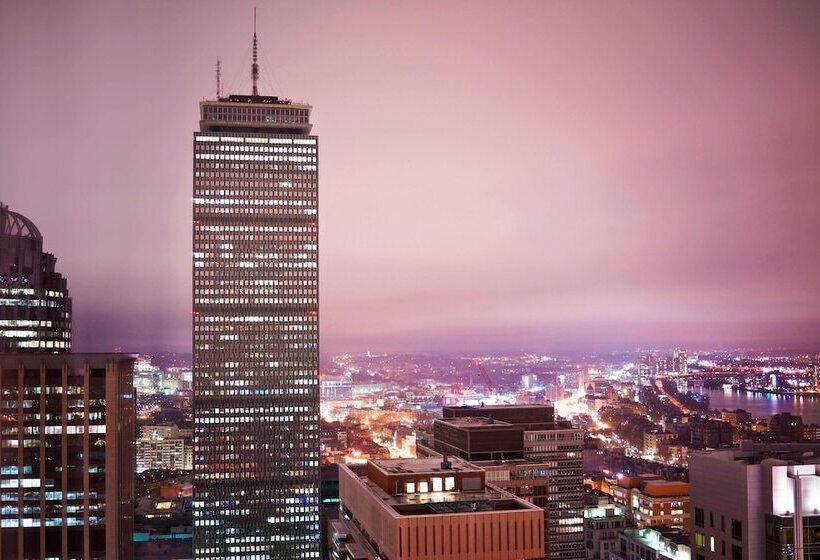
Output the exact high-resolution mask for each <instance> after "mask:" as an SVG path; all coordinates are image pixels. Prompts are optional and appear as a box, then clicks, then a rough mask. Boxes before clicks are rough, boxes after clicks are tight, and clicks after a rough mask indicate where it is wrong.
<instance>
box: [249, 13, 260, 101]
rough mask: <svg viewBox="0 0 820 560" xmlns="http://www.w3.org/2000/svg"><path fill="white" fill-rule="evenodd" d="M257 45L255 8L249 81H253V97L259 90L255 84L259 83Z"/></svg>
mask: <svg viewBox="0 0 820 560" xmlns="http://www.w3.org/2000/svg"><path fill="white" fill-rule="evenodd" d="M256 54H257V44H256V8H254V9H253V64H251V80H253V95H254V96H257V95H259V89H258V88H257V87H256V83H257V82H258V81H259V64H258V63H257V61H256V60H257V57H256Z"/></svg>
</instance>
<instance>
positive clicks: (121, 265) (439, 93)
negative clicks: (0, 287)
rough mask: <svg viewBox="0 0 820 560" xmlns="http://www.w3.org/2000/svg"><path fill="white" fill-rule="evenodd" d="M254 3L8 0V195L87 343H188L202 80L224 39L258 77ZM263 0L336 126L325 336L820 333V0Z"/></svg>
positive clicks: (283, 53) (363, 346) (725, 337)
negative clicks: (38, 234) (61, 278)
mask: <svg viewBox="0 0 820 560" xmlns="http://www.w3.org/2000/svg"><path fill="white" fill-rule="evenodd" d="M252 13H253V4H252V3H237V4H235V5H233V4H232V5H231V6H226V5H224V4H221V3H217V2H202V3H188V2H179V3H172V4H168V3H141V4H132V5H129V4H125V3H115V4H103V3H82V2H80V3H72V4H70V5H69V4H63V5H48V4H22V3H10V2H4V3H0V75H3V76H4V77H6V79H5V80H4V86H5V87H4V97H5V99H4V101H5V102H4V103H3V104H2V105H0V130H2V131H3V135H2V138H0V201H2V202H3V203H5V204H8V206H9V209H10V210H13V211H15V212H19V213H21V214H23V215H25V216H27V217H28V218H30V219H31V220H32V221H33V222H34V223H36V224H37V225H38V227H39V229H40V230H41V231H42V233H43V237H44V240H45V242H44V250H45V251H48V252H51V253H53V254H54V255H56V256H57V258H58V265H57V266H58V268H59V269H60V271H61V272H62V273H63V274H64V275H65V276H66V277H67V278H68V279H69V281H70V288H71V294H72V299H73V300H74V304H75V309H76V311H75V314H74V320H73V328H74V347H75V350H76V351H80V352H82V351H111V350H114V349H117V348H121V349H124V350H128V351H145V352H155V351H181V352H190V347H191V335H190V333H191V314H190V313H191V310H190V301H191V278H190V267H191V250H190V248H191V197H190V194H191V193H190V181H191V175H190V174H191V167H192V164H191V151H190V144H189V139H190V136H189V134H190V131H191V130H193V127H195V126H196V123H197V114H196V110H195V107H194V106H193V105H192V103H191V100H192V99H194V100H196V99H203V98H213V96H214V90H215V71H214V64H215V62H216V59H217V57H220V58H221V59H222V67H223V79H224V81H223V83H224V88H223V89H224V92H225V93H226V94H228V93H245V94H247V93H250V87H251V86H250V83H251V80H250V53H249V50H250V40H251V26H252ZM258 17H259V20H258V34H259V41H260V50H261V53H262V58H261V61H260V62H261V64H260V73H261V83H260V86H261V91H260V93H262V94H263V95H279V96H285V97H291V98H293V99H294V100H300V99H308V100H310V102H311V104H313V105H314V107H315V110H314V112H313V116H312V120H313V121H314V123H315V131H316V133H317V134H319V135H321V136H322V139H323V146H324V147H323V153H322V177H321V181H322V185H323V186H322V211H321V214H322V221H321V223H320V236H321V239H322V243H321V244H322V251H321V257H320V259H321V269H322V280H321V297H320V301H321V314H322V325H321V333H322V347H321V348H322V353H323V354H324V355H327V354H331V353H336V352H341V351H361V350H367V349H370V350H374V351H381V350H389V351H411V352H423V351H429V352H457V351H475V352H481V351H483V352H487V353H489V352H496V351H515V350H532V351H539V350H543V351H561V350H579V349H584V348H590V349H614V348H634V347H638V346H640V347H648V346H663V347H672V346H692V347H710V346H740V345H772V346H783V347H790V348H791V347H794V348H806V349H808V348H811V349H817V348H818V347H820V259H818V258H817V256H818V251H817V242H818V239H820V220H818V219H817V216H816V209H817V208H818V207H820V158H818V157H817V154H818V153H820V64H817V62H818V60H820V33H818V32H817V31H818V29H820V6H819V5H817V4H812V3H796V2H794V3H791V2H787V3H781V4H768V3H762V2H753V3H748V2H742V3H741V2H726V3H721V4H719V5H690V4H682V3H681V4H663V5H658V4H649V3H646V4H629V3H613V4H607V5H597V6H595V7H594V9H593V8H591V7H590V6H582V5H573V4H559V3H529V2H522V3H520V4H517V5H515V8H511V9H508V10H505V11H499V10H498V9H497V8H496V7H495V6H494V5H492V4H489V3H482V4H475V5H474V4H469V3H457V2H453V3H448V4H446V5H441V4H434V3H419V4H414V5H412V6H409V5H408V6H401V5H382V4H375V3H355V4H348V5H328V4H320V3H306V4H299V5H286V4H282V5H276V4H267V5H264V6H261V7H259V10H258ZM289 21H293V22H299V25H288V23H287V22H289ZM205 30H207V32H204V31H205ZM243 52H245V56H244V58H243Z"/></svg>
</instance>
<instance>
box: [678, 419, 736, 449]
mask: <svg viewBox="0 0 820 560" xmlns="http://www.w3.org/2000/svg"><path fill="white" fill-rule="evenodd" d="M689 435H690V447H691V448H692V449H717V448H720V447H731V446H732V445H733V442H734V429H733V428H732V425H731V424H729V423H728V422H721V421H720V420H709V419H707V418H693V419H692V420H691V421H690V422H689Z"/></svg>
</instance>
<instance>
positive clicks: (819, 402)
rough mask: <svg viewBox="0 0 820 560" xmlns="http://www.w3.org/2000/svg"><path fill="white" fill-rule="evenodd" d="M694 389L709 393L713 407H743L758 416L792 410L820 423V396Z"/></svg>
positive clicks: (804, 419) (810, 422)
mask: <svg viewBox="0 0 820 560" xmlns="http://www.w3.org/2000/svg"><path fill="white" fill-rule="evenodd" d="M694 391H695V392H697V393H701V394H704V395H709V399H710V405H709V407H710V408H712V409H718V410H721V409H724V408H725V409H728V410H734V409H736V408H742V409H744V410H747V411H749V412H751V413H752V415H753V416H755V417H757V418H767V417H769V416H771V415H772V414H779V413H781V412H791V413H792V414H799V415H800V416H802V417H803V421H804V422H806V423H809V424H817V423H820V398H816V397H802V396H786V395H772V394H762V393H746V392H742V391H734V390H732V389H704V388H703V387H696V388H694Z"/></svg>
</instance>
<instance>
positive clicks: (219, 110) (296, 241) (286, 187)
mask: <svg viewBox="0 0 820 560" xmlns="http://www.w3.org/2000/svg"><path fill="white" fill-rule="evenodd" d="M253 75H254V90H253V93H252V95H230V96H227V97H222V96H221V95H220V96H218V98H217V99H215V100H208V101H202V102H201V103H200V105H199V109H200V123H199V131H198V132H196V133H195V134H194V137H193V144H194V145H193V151H194V169H193V175H194V177H193V183H194V184H193V195H194V198H193V204H194V208H193V287H194V289H193V323H194V336H193V338H194V340H193V348H194V384H193V390H194V400H193V407H194V440H195V441H194V447H195V452H194V477H195V488H196V490H195V492H196V494H195V499H194V533H193V547H194V556H195V557H196V558H198V559H202V560H205V559H212V560H217V559H218V560H225V559H243V560H244V559H249V558H253V559H255V560H273V559H276V560H282V559H295V558H300V559H304V558H307V559H310V558H318V557H319V379H318V369H319V317H318V313H319V291H318V288H319V286H318V280H319V272H318V232H319V224H318V186H319V185H318V171H317V170H318V167H317V166H318V161H317V160H318V154H317V150H318V145H317V138H316V136H312V135H311V134H310V132H311V123H310V112H311V106H310V105H306V104H303V103H295V102H292V101H290V100H288V99H283V98H278V97H272V96H263V95H259V94H258V92H257V90H256V77H257V76H258V65H257V64H256V36H255V34H254V64H253Z"/></svg>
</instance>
